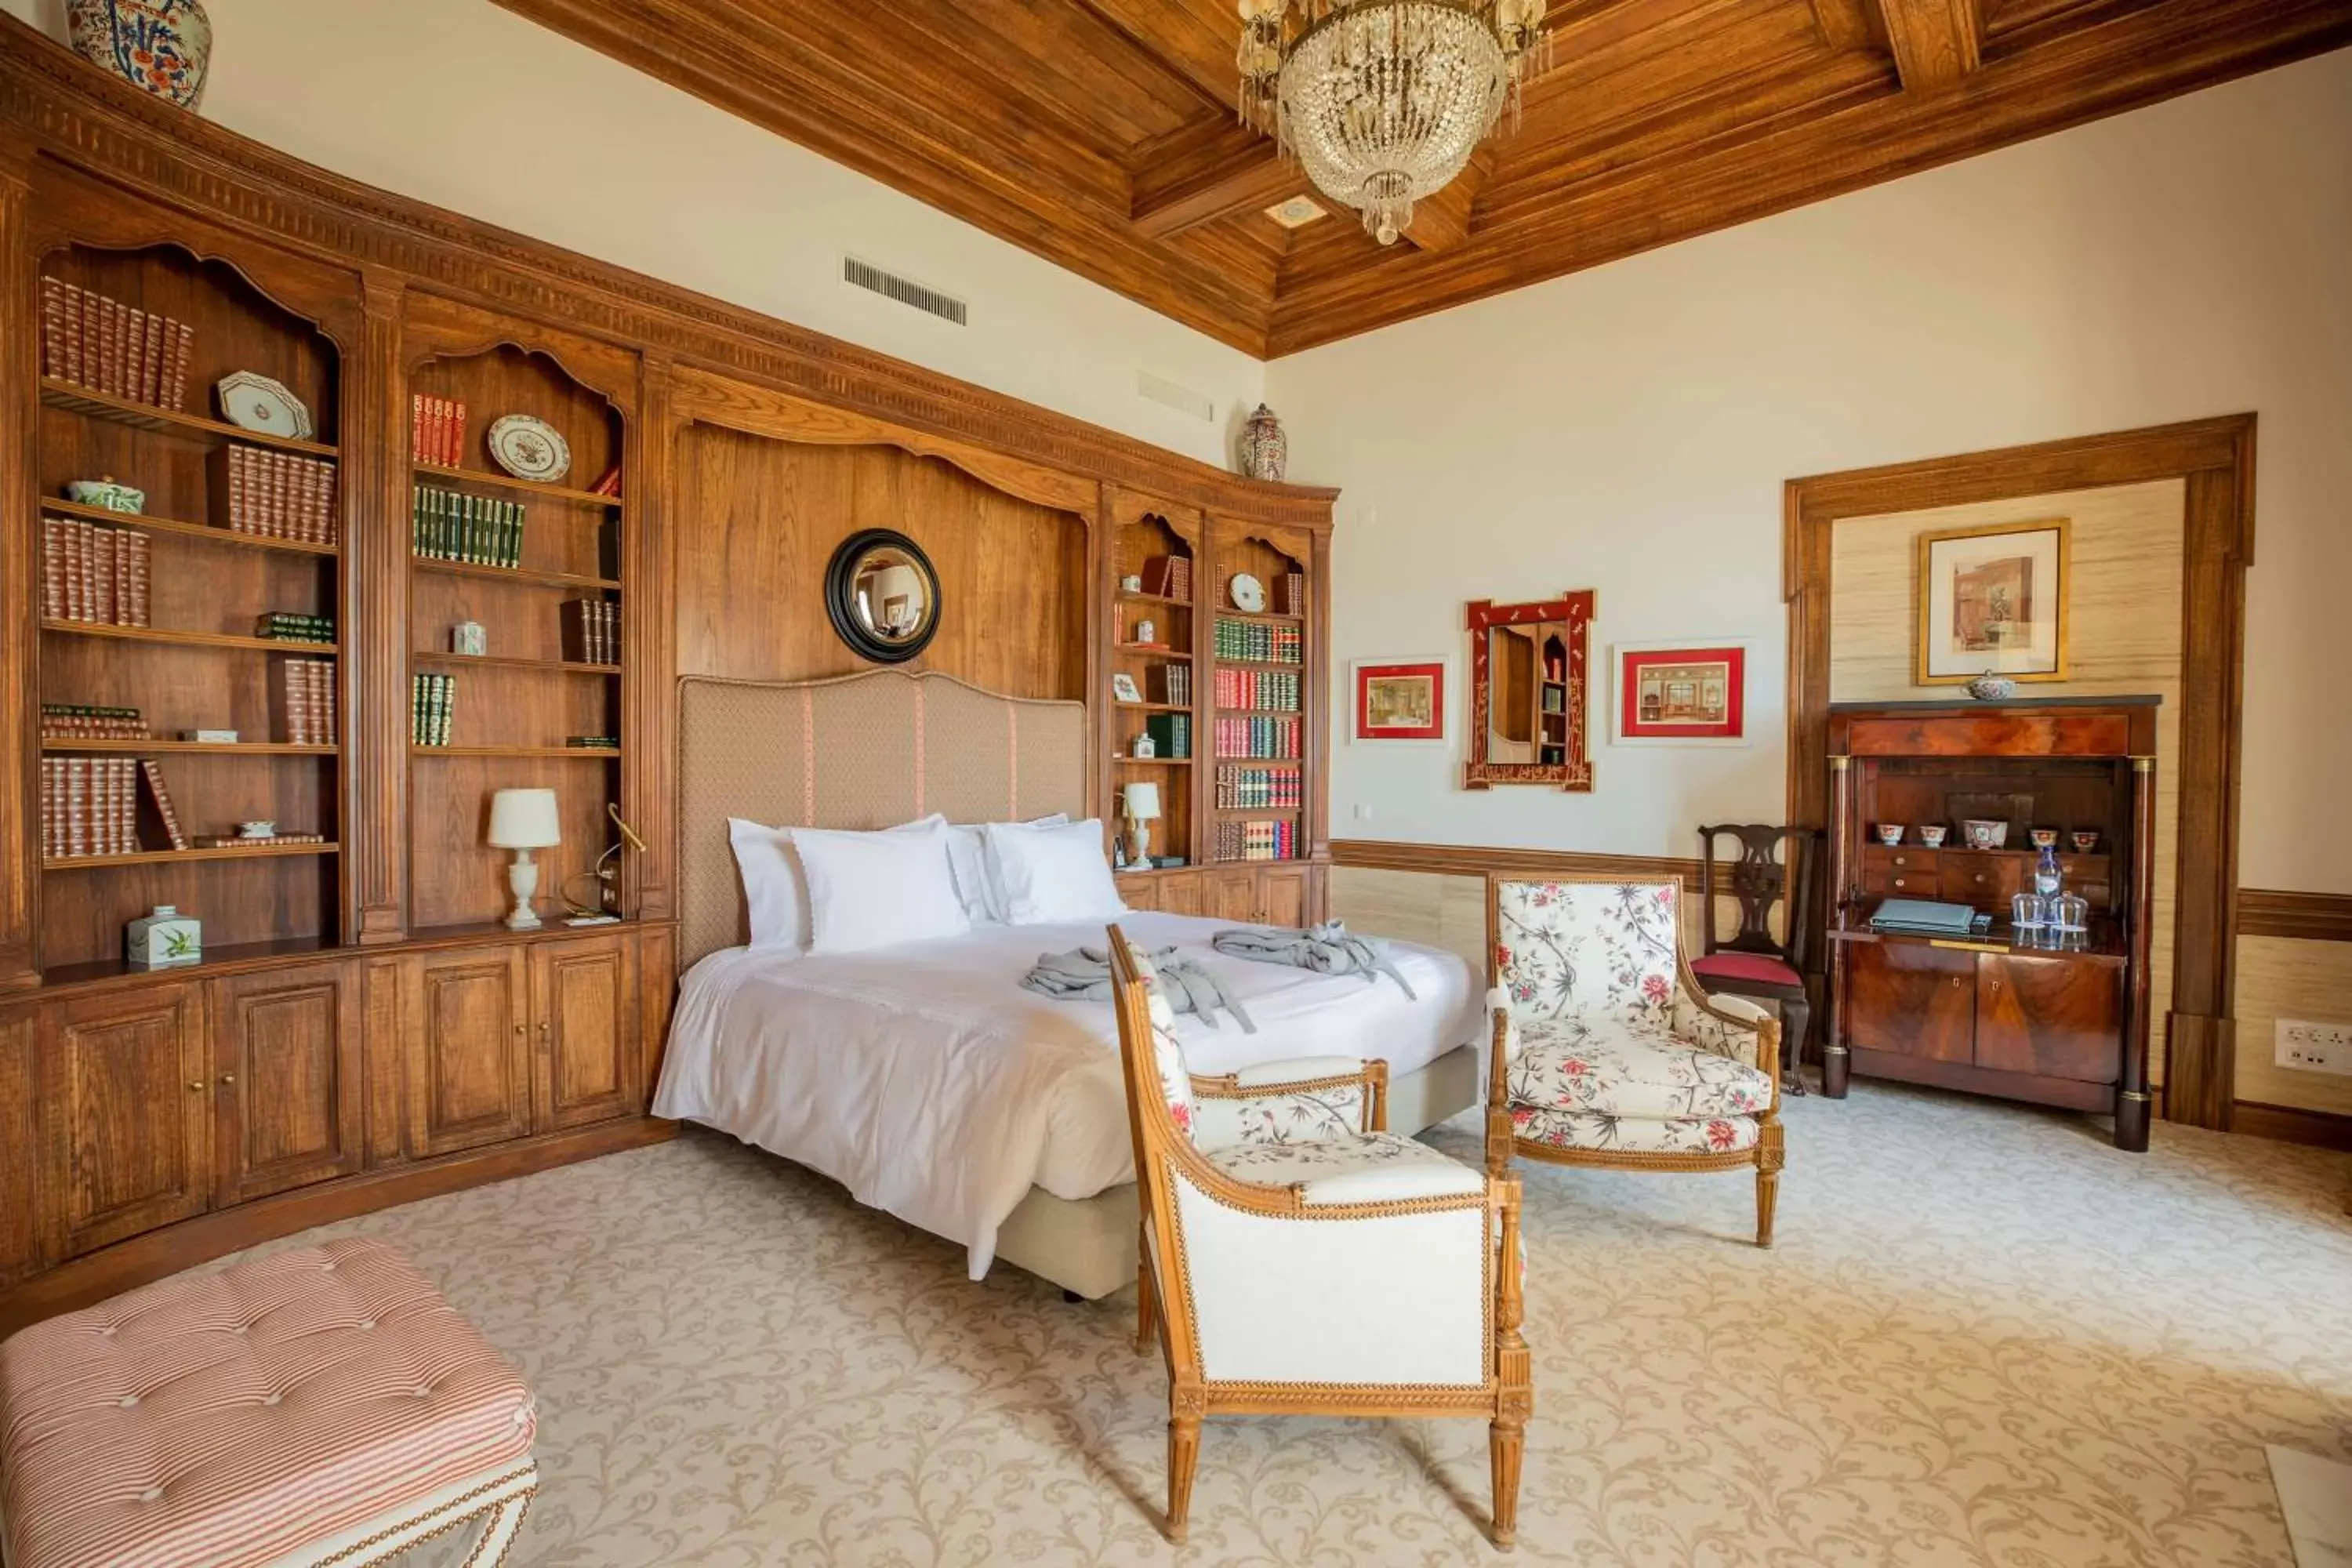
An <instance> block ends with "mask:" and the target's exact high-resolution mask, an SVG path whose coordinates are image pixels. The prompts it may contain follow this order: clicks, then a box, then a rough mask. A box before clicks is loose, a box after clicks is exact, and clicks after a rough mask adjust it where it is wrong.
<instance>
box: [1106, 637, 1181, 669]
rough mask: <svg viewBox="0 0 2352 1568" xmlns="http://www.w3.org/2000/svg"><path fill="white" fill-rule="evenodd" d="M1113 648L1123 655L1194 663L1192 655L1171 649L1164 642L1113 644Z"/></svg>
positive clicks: (1175, 648) (1178, 649)
mask: <svg viewBox="0 0 2352 1568" xmlns="http://www.w3.org/2000/svg"><path fill="white" fill-rule="evenodd" d="M1111 647H1115V648H1117V649H1118V651H1119V652H1121V653H1136V654H1142V655H1145V656H1146V657H1148V658H1173V659H1181V660H1182V661H1183V662H1185V663H1186V664H1190V663H1192V655H1191V654H1189V653H1187V652H1185V651H1184V650H1183V649H1182V648H1180V647H1171V646H1169V645H1168V644H1167V643H1164V642H1121V643H1113V644H1111Z"/></svg>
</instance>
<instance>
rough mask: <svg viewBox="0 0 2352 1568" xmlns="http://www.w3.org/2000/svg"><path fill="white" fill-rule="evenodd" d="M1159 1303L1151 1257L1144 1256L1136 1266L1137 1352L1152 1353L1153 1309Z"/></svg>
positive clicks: (1140, 1353) (1141, 1353) (1142, 1353)
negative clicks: (1154, 1294) (1152, 1273)
mask: <svg viewBox="0 0 2352 1568" xmlns="http://www.w3.org/2000/svg"><path fill="white" fill-rule="evenodd" d="M1158 1305H1159V1300H1158V1299H1157V1298H1156V1297H1155V1296H1153V1294H1152V1291H1151V1259H1150V1258H1149V1257H1146V1258H1143V1259H1142V1260H1141V1261H1140V1262H1139V1263H1138V1264H1137V1265H1136V1266H1135V1353H1136V1354H1138V1355H1149V1354H1150V1353H1151V1340H1152V1331H1153V1327H1154V1323H1153V1309H1154V1308H1156V1307H1157V1306H1158Z"/></svg>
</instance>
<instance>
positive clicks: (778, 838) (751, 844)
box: [727, 812, 945, 952]
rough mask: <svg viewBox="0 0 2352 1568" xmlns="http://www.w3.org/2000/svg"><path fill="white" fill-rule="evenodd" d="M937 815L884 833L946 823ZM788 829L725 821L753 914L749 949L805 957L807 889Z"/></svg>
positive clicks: (734, 819) (735, 818)
mask: <svg viewBox="0 0 2352 1568" xmlns="http://www.w3.org/2000/svg"><path fill="white" fill-rule="evenodd" d="M944 820H945V818H943V817H941V816H940V815H939V814H938V813H936V812H934V813H933V814H932V815H930V816H926V817H921V818H919V819H917V820H916V821H913V822H902V823H900V824H899V825H898V826H896V827H892V828H888V829H886V831H887V832H891V833H908V832H913V831H916V830H918V829H920V828H925V827H930V826H936V825H938V824H939V823H940V822H942V821H944ZM798 831H802V830H800V829H796V828H791V827H770V826H767V825H766V824H764V823H759V822H749V821H746V820H745V819H743V818H742V817H740V816H730V817H729V818H728V819H727V841H728V843H729V844H730V845H732V846H733V847H734V849H735V869H736V871H737V872H738V874H740V876H741V877H742V879H743V904H744V907H745V909H746V910H749V911H750V914H751V945H752V946H753V947H789V948H792V949H793V950H794V951H795V952H804V951H806V949H807V947H808V944H809V896H808V885H807V883H806V882H805V881H804V880H803V878H802V876H801V864H800V860H799V858H798V857H796V856H795V855H794V854H793V834H794V833H795V832H798Z"/></svg>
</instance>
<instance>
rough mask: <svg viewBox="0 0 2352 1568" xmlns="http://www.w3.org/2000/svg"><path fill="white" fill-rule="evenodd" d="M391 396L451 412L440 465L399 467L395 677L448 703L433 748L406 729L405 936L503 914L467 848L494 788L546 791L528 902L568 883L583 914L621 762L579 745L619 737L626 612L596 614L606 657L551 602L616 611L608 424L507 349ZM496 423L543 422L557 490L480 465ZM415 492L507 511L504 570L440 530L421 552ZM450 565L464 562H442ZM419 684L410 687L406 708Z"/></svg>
mask: <svg viewBox="0 0 2352 1568" xmlns="http://www.w3.org/2000/svg"><path fill="white" fill-rule="evenodd" d="M409 392H410V393H411V395H412V396H425V397H432V398H442V399H446V400H448V401H450V402H452V403H455V404H458V405H463V406H464V408H465V409H466V422H465V427H464V443H463V450H462V452H461V454H460V457H459V460H458V462H457V464H455V465H454V466H453V465H447V464H437V463H427V462H423V461H415V460H412V462H411V463H410V465H409V474H410V479H411V485H410V495H411V498H412V517H411V523H412V541H411V542H412V550H411V554H410V578H409V616H408V648H409V663H410V666H411V668H412V671H413V673H414V675H416V676H425V677H436V678H446V679H447V682H448V687H447V689H448V692H449V697H450V710H449V719H448V723H447V727H446V729H447V732H446V741H443V740H439V739H436V736H435V731H430V730H418V729H416V728H415V724H414V722H413V723H412V733H411V736H410V750H409V787H408V803H409V843H410V846H411V849H410V856H409V876H410V887H409V903H410V922H411V925H412V927H413V928H423V929H425V930H433V929H438V928H443V927H448V926H462V925H467V924H471V923H475V922H480V921H490V920H494V919H497V918H498V917H499V916H500V915H501V914H503V913H504V911H505V909H506V907H507V906H506V875H505V872H506V864H507V860H508V858H509V857H508V854H507V852H506V851H502V850H498V849H493V848H491V847H488V845H486V844H485V843H484V842H483V836H484V830H485V827H486V826H487V813H488V802H489V800H490V797H491V795H493V794H494V793H495V792H497V791H499V790H501V789H515V788H531V787H547V788H551V789H553V790H555V791H556V794H557V797H558V799H559V801H560V802H561V804H562V833H563V842H562V845H561V846H559V847H556V848H554V849H551V850H545V851H541V853H540V856H539V860H540V864H541V879H540V888H541V902H542V903H543V904H545V905H547V906H549V907H551V908H553V907H556V906H559V905H560V904H561V901H562V892H563V889H564V888H565V885H566V883H567V882H568V881H570V882H572V892H573V895H574V896H575V897H577V898H578V899H579V900H581V901H582V902H583V903H589V902H593V889H592V887H591V886H590V884H589V882H588V881H587V879H585V877H584V876H583V875H582V874H583V873H585V872H588V871H591V870H593V868H594V866H595V863H596V859H597V857H598V856H599V855H601V854H602V853H603V852H604V849H605V847H607V845H609V844H610V843H611V842H612V840H613V837H614V827H613V825H612V823H611V821H610V820H609V818H608V816H607V811H608V808H616V807H618V805H620V802H621V752H620V750H619V749H618V748H617V746H609V745H607V746H595V745H588V744H583V743H582V742H583V739H584V738H589V737H603V738H605V739H608V740H617V739H618V738H619V736H620V735H621V731H622V710H621V698H622V692H621V683H622V678H623V670H622V660H621V658H620V655H619V651H618V647H619V643H620V637H619V630H618V627H619V619H620V616H623V615H625V613H626V611H625V609H622V610H619V611H618V612H617V613H615V614H614V616H613V619H612V626H613V636H612V639H611V640H612V643H613V644H614V646H613V647H611V648H609V649H607V648H605V647H599V646H596V645H594V644H592V643H589V642H587V641H586V640H584V639H583V637H581V636H580V635H579V633H578V630H577V627H576V620H577V616H578V614H579V612H578V611H577V609H576V608H567V605H577V604H578V603H580V602H583V601H584V602H586V603H587V604H589V605H612V606H619V605H622V603H623V593H624V587H623V583H622V574H623V572H624V570H625V563H626V561H627V553H626V550H625V532H626V529H627V527H628V512H629V504H628V500H627V499H626V490H625V484H624V487H623V493H622V494H621V495H617V496H615V495H605V494H602V493H598V492H597V491H595V490H593V489H591V488H589V487H592V486H593V485H595V484H596V483H597V481H598V480H599V479H602V478H603V477H604V475H606V474H607V473H608V472H610V471H611V470H612V469H613V468H614V466H615V465H617V464H618V463H619V462H620V460H621V455H622V449H623V443H624V439H625V422H624V419H623V416H622V413H621V411H620V410H619V409H618V408H617V407H615V406H614V403H613V401H612V399H611V398H610V397H609V396H608V395H606V394H604V393H602V392H599V391H596V390H594V389H592V388H590V387H588V386H586V385H583V384H582V383H580V382H578V381H576V380H574V379H573V378H572V376H571V375H570V374H568V373H567V372H566V371H565V369H564V367H563V366H562V364H561V363H559V362H558V361H557V360H556V359H555V358H554V357H553V356H552V355H551V354H548V353H536V352H529V351H526V350H523V349H521V348H518V347H516V346H515V345H514V344H512V343H509V342H501V343H499V344H496V345H494V346H491V347H488V348H485V349H482V350H480V351H479V352H477V353H463V354H449V355H434V356H431V357H428V358H426V359H425V360H424V361H422V362H421V363H417V364H416V365H415V366H413V367H412V368H411V370H410V373H409ZM510 414H524V415H530V416H534V417H536V418H539V419H541V420H544V421H546V422H547V424H549V425H550V426H553V427H554V428H555V430H556V431H557V432H558V433H559V434H560V435H562V437H563V439H564V442H565V444H566V445H567V446H568V447H570V449H571V456H572V466H571V468H570V470H569V471H568V472H567V473H566V474H565V475H564V476H563V478H562V481H561V482H555V483H537V482H533V481H530V480H525V479H514V478H512V477H511V476H509V475H508V474H507V473H506V472H505V471H504V470H503V469H500V468H498V467H497V466H496V465H495V464H494V463H493V462H492V461H491V460H490V458H489V455H488V431H489V428H490V426H491V425H492V424H493V423H495V422H496V421H497V420H498V419H499V418H501V417H503V416H507V415H510ZM431 492H438V493H439V494H442V495H455V496H458V497H464V498H478V499H480V500H489V501H494V502H509V503H514V504H516V505H519V506H520V508H521V539H520V548H519V550H514V551H509V552H506V553H507V554H508V555H509V556H510V557H511V558H512V559H513V560H514V561H515V564H511V565H509V564H506V563H504V561H503V560H498V559H492V557H496V556H497V555H499V552H498V551H497V550H495V549H483V548H476V547H472V546H468V545H467V544H465V543H464V542H458V543H456V544H452V543H451V542H449V540H448V539H447V537H446V533H445V535H444V536H443V537H441V538H440V539H439V540H438V541H437V542H429V541H428V538H427V536H426V534H425V530H426V529H427V528H429V527H431V526H432V522H431V520H430V519H428V518H426V517H424V516H420V515H418V509H419V508H420V507H421V505H422V501H421V499H420V498H422V497H423V496H425V495H426V494H427V493H431ZM428 549H430V550H434V551H436V552H439V553H435V554H428V553H426V551H427V550H428ZM451 552H454V553H456V554H457V555H459V556H461V557H472V559H457V560H451V559H446V558H444V557H445V556H446V554H448V553H451ZM567 622H573V623H575V624H574V625H572V626H569V627H568V626H567ZM467 623H471V624H474V625H478V626H481V627H482V628H483V630H484V632H485V634H486V637H487V647H488V651H487V653H485V654H482V655H472V654H466V653H460V652H457V651H456V643H455V641H454V637H455V634H456V631H457V627H458V626H461V625H465V624H467ZM592 655H593V657H591V656H592ZM419 684H420V683H419V682H418V681H416V680H415V679H412V680H411V682H410V690H411V694H412V701H414V700H416V694H417V693H418V690H419ZM412 718H413V719H414V715H413V716H412ZM574 878H579V880H577V881H572V879H574Z"/></svg>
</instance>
